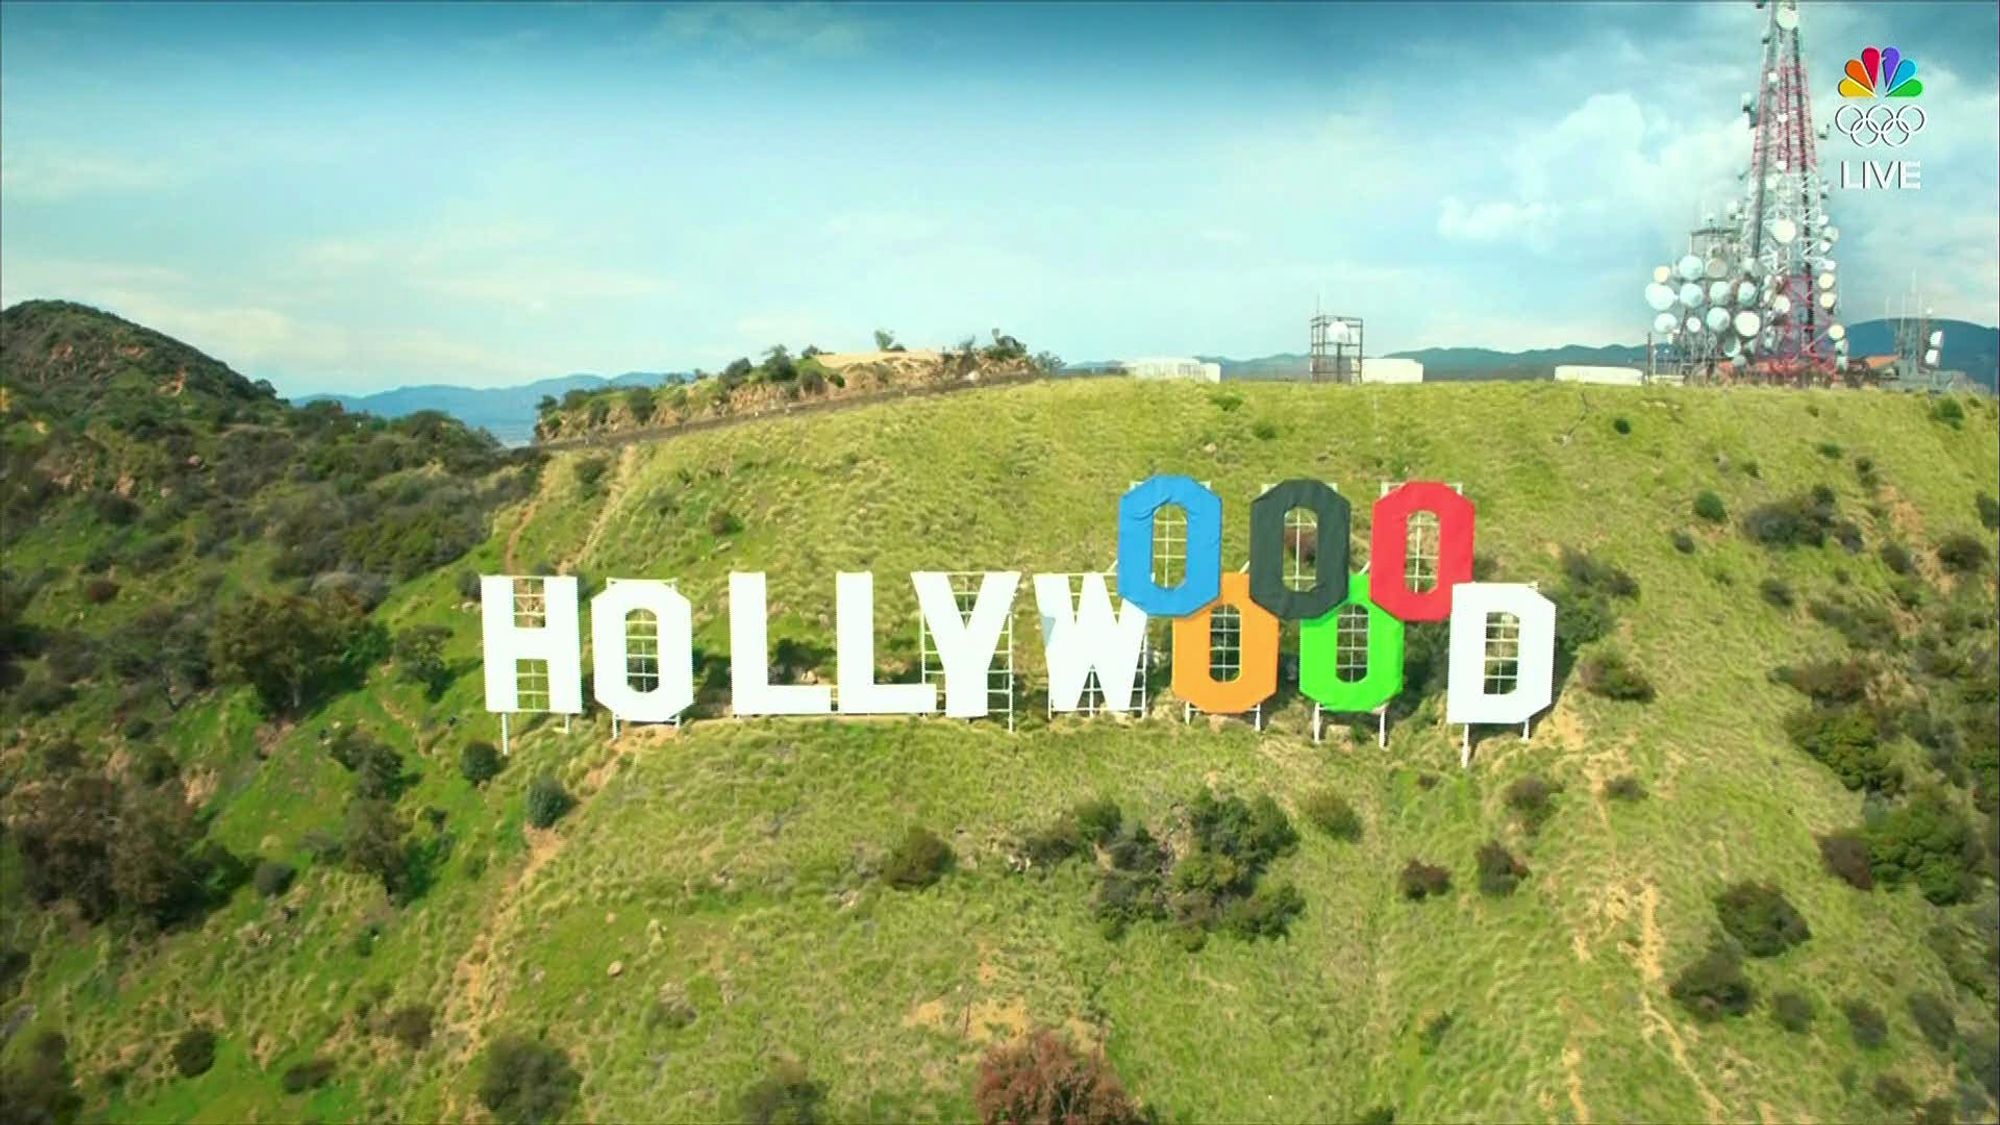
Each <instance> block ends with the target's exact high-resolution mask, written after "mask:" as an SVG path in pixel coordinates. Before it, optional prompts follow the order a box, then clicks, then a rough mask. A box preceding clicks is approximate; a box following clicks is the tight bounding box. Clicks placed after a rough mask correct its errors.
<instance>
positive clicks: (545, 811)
mask: <svg viewBox="0 0 2000 1125" xmlns="http://www.w3.org/2000/svg"><path fill="white" fill-rule="evenodd" d="M575 807H576V798H575V797H572V796H570V795H569V790H567V789H565V788H563V783H562V782H560V781H557V780H556V779H555V776H554V775H553V774H546V773H545V774H541V775H539V776H537V777H536V778H535V780H534V781H533V782H531V783H530V784H529V785H528V823H529V824H532V825H534V826H535V827H536V828H547V827H549V826H551V825H553V824H554V823H555V822H556V821H558V820H561V819H562V818H563V816H564V815H565V814H566V813H568V812H569V810H571V809H573V808H575Z"/></svg>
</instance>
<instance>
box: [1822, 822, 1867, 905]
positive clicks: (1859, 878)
mask: <svg viewBox="0 0 2000 1125" xmlns="http://www.w3.org/2000/svg"><path fill="white" fill-rule="evenodd" d="M1819 857H1820V859H1821V861H1822V862H1824V863H1825V864H1826V869H1827V871H1829V872H1831V873H1832V874H1833V875H1834V877H1835V878H1838V879H1839V880H1840V881H1841V882H1843V883H1846V884H1847V885H1848V886H1850V887H1853V888H1855V889H1856V890H1863V891H1868V890H1874V889H1875V872H1874V871H1873V870H1871V869H1870V868H1869V866H1868V841H1866V840H1864V839H1862V838H1861V834H1860V833H1858V832H1853V831H1843V832H1833V833H1829V834H1827V835H1825V836H1821V837H1819Z"/></svg>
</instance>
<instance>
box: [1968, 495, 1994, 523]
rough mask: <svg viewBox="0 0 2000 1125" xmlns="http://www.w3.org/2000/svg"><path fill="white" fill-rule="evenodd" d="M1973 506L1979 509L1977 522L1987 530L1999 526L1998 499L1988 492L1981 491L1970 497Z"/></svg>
mask: <svg viewBox="0 0 2000 1125" xmlns="http://www.w3.org/2000/svg"><path fill="white" fill-rule="evenodd" d="M1972 502H1973V506H1974V507H1976V508H1978V509H1979V524H1980V526H1982V527H1984V528H1985V529H1986V530H1988V531H1992V530H1994V529H1996V528H2000V499H1996V498H1995V497H1994V495H1993V494H1992V493H1990V492H1982V493H1980V494H1979V495H1977V496H1975V497H1973V498H1972Z"/></svg>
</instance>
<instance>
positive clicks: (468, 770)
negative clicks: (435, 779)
mask: <svg viewBox="0 0 2000 1125" xmlns="http://www.w3.org/2000/svg"><path fill="white" fill-rule="evenodd" d="M502 764H503V763H502V762H501V760H500V750H499V748H498V747H496V746H494V745H493V744H492V743H491V742H487V741H485V740H484V739H480V740H475V741H473V742H468V743H466V744H465V749H464V750H463V751H461V752H460V753H459V757H458V772H459V775H460V776H461V777H463V778H465V780H467V781H470V782H471V783H472V784H474V785H484V784H486V783H487V782H489V781H491V780H493V779H494V778H495V777H498V776H499V775H500V767H501V766H502Z"/></svg>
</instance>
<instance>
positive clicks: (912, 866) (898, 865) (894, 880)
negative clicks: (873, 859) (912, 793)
mask: <svg viewBox="0 0 2000 1125" xmlns="http://www.w3.org/2000/svg"><path fill="white" fill-rule="evenodd" d="M952 861H953V856H952V854H951V846H950V845H949V844H946V843H945V842H944V841H943V840H940V839H939V838H938V836H937V833H935V832H932V831H931V830H930V829H928V828H924V827H921V826H918V825H911V826H910V829H909V831H907V832H905V833H903V838H902V839H901V840H899V841H897V842H896V846H895V847H894V848H892V849H890V852H889V859H888V861H887V862H886V863H884V864H883V865H882V878H883V879H884V880H885V881H887V882H888V884H889V885H890V886H892V887H895V888H896V889H897V890H902V891H912V890H918V889H921V888H923V887H928V886H930V885H931V884H933V883H935V882H937V881H938V880H939V879H942V878H944V875H945V872H947V871H950V870H951V867H952Z"/></svg>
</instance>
